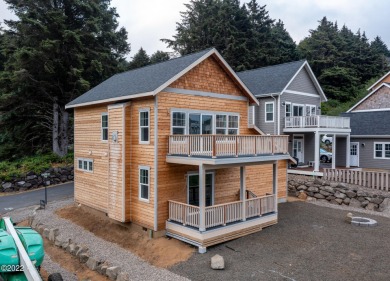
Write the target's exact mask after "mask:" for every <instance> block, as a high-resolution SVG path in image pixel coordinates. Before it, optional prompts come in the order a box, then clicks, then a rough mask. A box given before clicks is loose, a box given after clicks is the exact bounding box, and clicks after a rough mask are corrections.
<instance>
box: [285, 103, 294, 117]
mask: <svg viewBox="0 0 390 281" xmlns="http://www.w3.org/2000/svg"><path fill="white" fill-rule="evenodd" d="M287 105H289V106H290V111H289V113H290V116H287ZM284 117H292V104H291V102H285V104H284Z"/></svg>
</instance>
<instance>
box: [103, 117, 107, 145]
mask: <svg viewBox="0 0 390 281" xmlns="http://www.w3.org/2000/svg"><path fill="white" fill-rule="evenodd" d="M106 140H108V114H107V113H102V141H106Z"/></svg>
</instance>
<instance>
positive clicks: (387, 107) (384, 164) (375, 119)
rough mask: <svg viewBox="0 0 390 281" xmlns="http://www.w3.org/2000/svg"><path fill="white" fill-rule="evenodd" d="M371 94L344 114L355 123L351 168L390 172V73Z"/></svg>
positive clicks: (352, 138) (352, 129) (353, 126)
mask: <svg viewBox="0 0 390 281" xmlns="http://www.w3.org/2000/svg"><path fill="white" fill-rule="evenodd" d="M388 81H389V82H388ZM368 90H371V92H370V93H369V94H368V95H367V96H365V97H364V98H363V99H361V100H360V101H359V102H358V103H356V104H355V105H354V106H353V107H352V108H351V109H349V110H348V111H347V112H346V113H343V114H342V116H345V117H349V118H350V120H351V143H350V147H351V155H350V161H351V166H356V167H361V168H374V169H387V170H390V124H389V122H390V72H389V73H387V74H386V75H385V76H384V77H382V78H381V79H379V80H378V81H377V82H375V83H374V84H373V85H372V86H371V87H370V88H369V89H368Z"/></svg>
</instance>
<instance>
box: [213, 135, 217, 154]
mask: <svg viewBox="0 0 390 281" xmlns="http://www.w3.org/2000/svg"><path fill="white" fill-rule="evenodd" d="M215 138H216V136H215V135H213V158H216V157H217V152H216V150H217V147H216V146H217V145H216V144H217V142H216V139H215Z"/></svg>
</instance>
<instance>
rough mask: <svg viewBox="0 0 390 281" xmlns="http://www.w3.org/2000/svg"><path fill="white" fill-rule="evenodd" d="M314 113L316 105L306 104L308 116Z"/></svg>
mask: <svg viewBox="0 0 390 281" xmlns="http://www.w3.org/2000/svg"><path fill="white" fill-rule="evenodd" d="M312 115H316V106H315V105H311V104H307V105H306V116H312Z"/></svg>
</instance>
